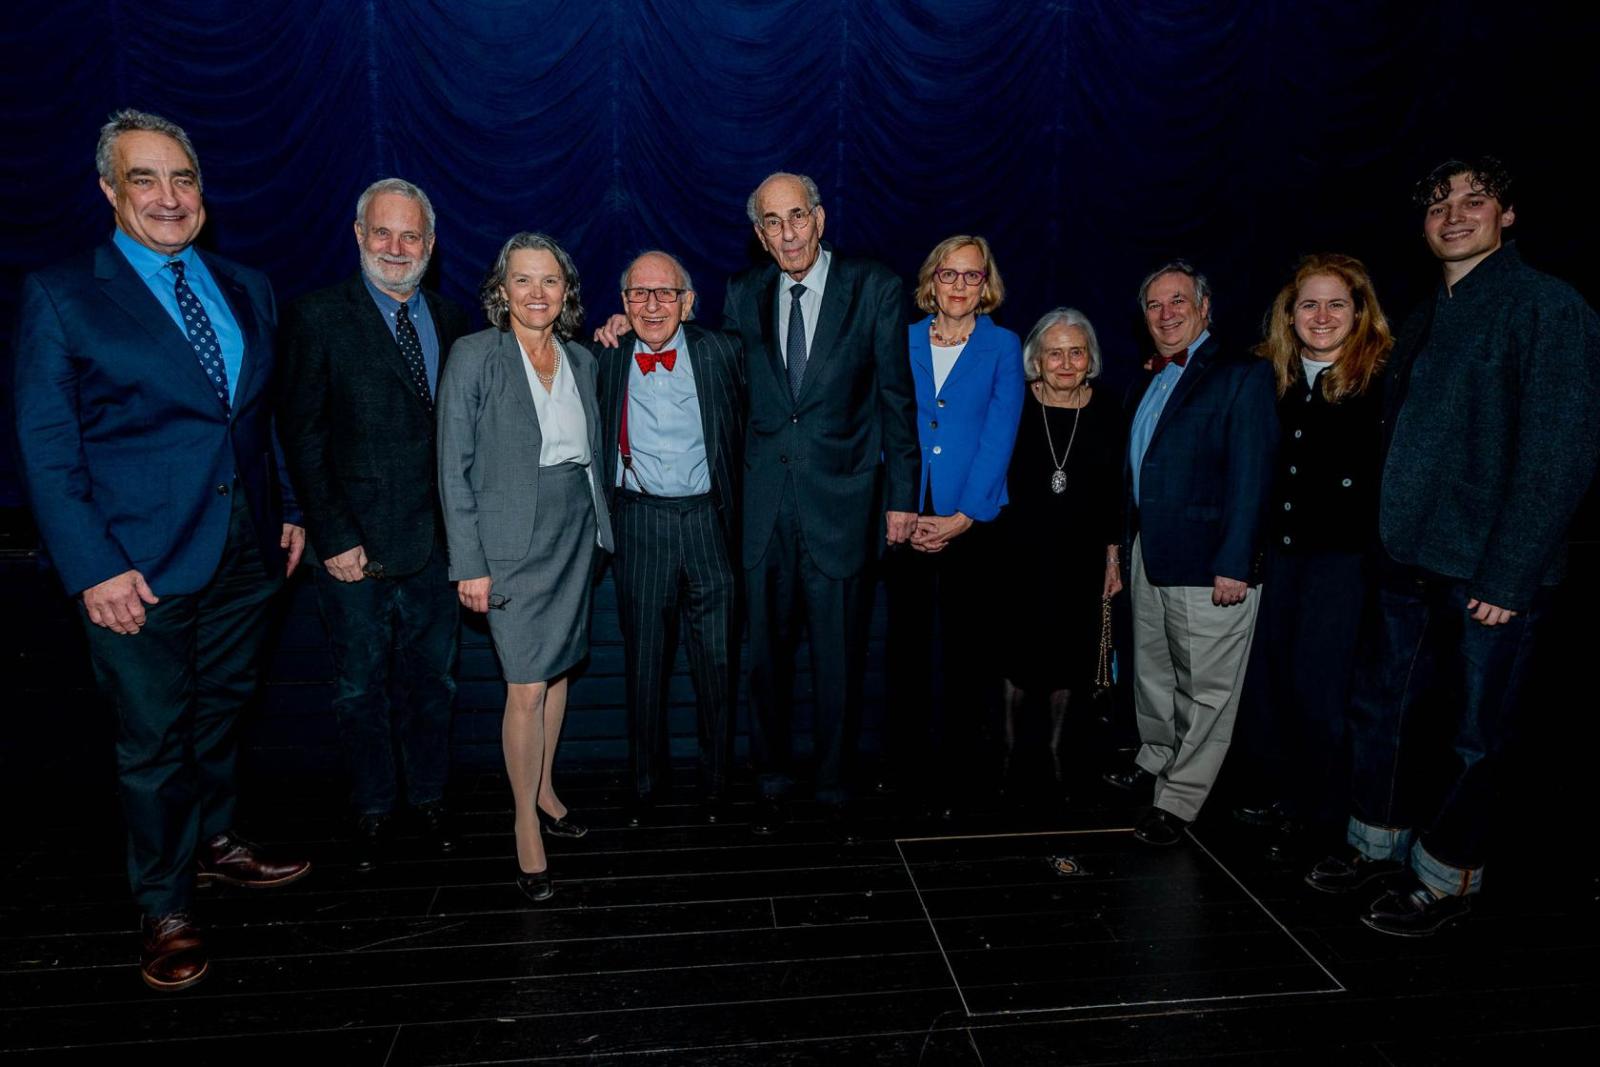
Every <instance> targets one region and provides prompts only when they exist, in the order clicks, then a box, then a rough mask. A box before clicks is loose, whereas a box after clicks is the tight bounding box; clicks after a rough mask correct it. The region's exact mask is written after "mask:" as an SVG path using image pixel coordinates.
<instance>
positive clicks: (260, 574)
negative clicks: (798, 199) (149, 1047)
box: [15, 110, 310, 990]
mask: <svg viewBox="0 0 1600 1067" xmlns="http://www.w3.org/2000/svg"><path fill="white" fill-rule="evenodd" d="M96 166H97V168H98V170H99V173H100V188H101V190H102V191H103V192H104V193H105V196H106V199H107V200H108V201H109V202H110V204H111V206H112V209H113V211H114V212H115V215H116V233H115V234H114V236H113V238H112V240H111V241H110V242H109V243H107V244H105V245H101V246H100V247H98V248H96V249H94V250H92V251H90V252H87V253H84V254H82V255H79V256H77V257H75V258H73V259H69V260H67V261H66V262H64V263H61V264H58V265H57V266H54V267H50V268H47V269H45V270H41V271H39V272H37V273H35V274H31V275H29V276H28V278H27V279H26V280H25V282H24V283H23V292H22V311H21V319H20V324H19V328H18V336H17V346H16V360H17V362H16V390H15V391H16V410H17V437H18V448H19V453H20V456H21V459H22V472H23V476H24V480H25V482H26V486H27V491H28V495H29V500H30V502H31V504H32V506H33V513H34V517H35V519H36V520H37V522H38V524H39V530H40V533H41V535H42V538H43V541H44V547H45V549H46V552H47V553H48V555H49V557H50V559H51V561H52V562H53V563H54V564H55V567H56V570H57V572H58V573H59V574H60V575H61V580H62V582H63V584H64V585H65V586H66V589H67V592H68V593H70V594H72V595H74V596H76V597H78V598H79V600H80V603H81V615H82V617H83V620H84V626H85V630H86V631H87V634H88V643H89V653H90V658H91V660H92V662H93V664H94V670H95V675H96V678H97V679H98V681H99V684H100V687H101V689H102V690H103V691H104V692H105V693H106V695H107V697H108V698H109V699H110V701H111V703H112V704H113V706H114V709H115V712H116V717H117V770H118V781H119V790H120V794H121V798H122V806H123V813H124V815H125V817H126V821H127V826H128V874H129V880H130V881H131V883H132V887H133V895H134V898H135V900H136V901H137V902H138V904H139V906H140V908H141V910H142V911H143V912H144V920H143V924H142V933H143V950H142V958H141V971H142V974H143V977H144V980H145V982H146V983H147V984H148V985H150V986H151V987H153V988H156V989H162V990H173V989H182V988H185V987H187V986H191V985H193V984H194V983H195V982H198V981H199V980H200V979H201V978H203V977H204V976H205V974H206V971H207V966H208V963H207V958H206V951H205V946H204V943H203V941H202V939H201V937H200V935H199V933H198V931H197V930H196V928H195V926H194V924H193V923H192V921H191V920H190V917H189V903H190V897H191V895H192V893H193V891H194V888H195V884H196V881H197V877H198V880H199V881H201V882H222V883H225V884H229V885H243V886H250V887H257V888H259V887H266V886H276V885H283V884H286V883H288V882H292V881H294V880H295V879H297V878H300V877H301V876H303V875H304V874H306V873H307V872H308V871H309V870H310V864H309V863H305V862H271V861H268V860H266V859H263V858H262V857H261V856H260V855H259V854H258V853H257V851H256V850H255V848H254V846H252V845H250V844H249V843H248V842H247V841H245V840H243V839H242V838H240V837H239V836H238V835H237V834H235V833H234V832H233V817H234V802H235V796H234V761H235V754H236V750H237V744H236V741H237V738H236V729H235V728H236V724H237V719H238V714H239V711H240V709H241V708H242V707H243V705H244V704H245V703H246V702H247V701H249V700H250V698H251V697H252V696H253V695H254V693H255V691H256V687H257V684H258V682H259V679H260V673H261V670H260V668H261V661H262V653H263V649H264V644H265V639H266V636H267V624H268V608H269V605H270V602H271V600H272V597H273V594H274V593H276V592H277V591H278V589H280V588H281V587H282V585H283V582H284V578H285V576H286V574H288V573H291V572H292V571H293V570H294V567H295V564H296V563H297V562H298V561H299V558H300V552H301V549H302V547H303V546H304V543H305V535H304V531H303V530H302V529H301V528H300V526H299V525H298V524H297V523H298V517H297V516H296V515H294V514H293V513H292V511H291V513H290V515H289V516H288V519H287V520H286V518H285V514H284V508H285V502H286V501H285V497H286V496H287V493H286V489H287V486H286V485H285V484H284V483H282V482H281V481H280V473H281V467H280V464H279V461H278V458H277V453H276V449H275V447H274V443H273V435H272V410H271V404H270V399H271V379H272V374H273V359H272V334H273V328H274V326H275V318H276V311H275V308H274V305H273V297H272V288H271V286H270V285H269V284H268V282H267V279H266V278H265V277H264V276H263V275H261V274H259V273H257V272H255V271H252V270H248V269H246V268H244V267H241V266H238V265H237V264H233V263H229V262H228V261H226V260H224V259H221V258H220V257H217V256H213V255H210V254H207V253H201V252H199V251H197V250H196V249H195V248H194V247H193V242H194V239H195V237H196V236H197V235H198V234H199V232H200V228H201V226H202V225H203V224H204V222H205V207H204V204H203V203H202V200H201V192H200V190H201V186H200V166H199V163H198V162H197V160H196V157H195V153H194V149H193V147H192V146H191V144H190V143H189V138H188V136H187V135H186V134H185V133H184V132H183V130H182V129H180V128H179V127H177V126H176V125H174V124H173V123H171V122H169V121H167V120H166V119H162V118H160V117H158V116H155V115H149V114H145V113H142V112H138V111H132V110H126V111H119V112H117V113H116V114H114V115H113V116H112V117H111V121H110V122H108V123H107V124H106V125H105V126H104V127H103V128H102V130H101V132H100V142H99V146H98V149H97V152H96ZM290 507H291V508H292V502H290Z"/></svg>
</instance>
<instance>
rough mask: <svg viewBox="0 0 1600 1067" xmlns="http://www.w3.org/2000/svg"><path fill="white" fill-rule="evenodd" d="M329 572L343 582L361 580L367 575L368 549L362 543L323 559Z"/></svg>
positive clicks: (323, 563)
mask: <svg viewBox="0 0 1600 1067" xmlns="http://www.w3.org/2000/svg"><path fill="white" fill-rule="evenodd" d="M322 565H323V566H324V567H326V568H327V570H328V574H329V575H331V576H332V577H333V578H335V579H337V580H338V581H341V582H359V581H361V579H363V578H365V577H366V576H367V550H366V548H365V547H364V546H362V545H357V546H356V547H354V548H351V549H346V550H345V551H343V552H341V553H339V554H338V555H337V556H329V557H328V558H327V559H325V560H323V561H322Z"/></svg>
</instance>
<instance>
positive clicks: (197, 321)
mask: <svg viewBox="0 0 1600 1067" xmlns="http://www.w3.org/2000/svg"><path fill="white" fill-rule="evenodd" d="M167 266H169V267H171V268H172V291H173V293H174V294H175V295H176V296H177V298H178V313H179V314H180V315H182V316H183V330H184V333H186V334H188V336H189V343H190V344H191V345H193V346H194V354H195V355H196V356H198V357H199V358H200V369H201V370H203V371H205V373H206V380H207V381H209V382H210V383H211V389H212V391H213V392H215V393H216V394H217V399H218V400H220V401H222V410H223V411H225V412H229V413H230V414H231V413H232V410H233V408H232V405H231V404H229V403H228V368H227V367H226V366H224V365H223V363H222V345H221V344H219V343H218V341H217V331H216V330H213V329H212V328H211V316H210V315H207V314H206V309H205V308H204V307H202V306H201V304H200V298H199V297H197V296H195V295H194V290H193V289H191V288H189V282H188V280H187V279H185V278H184V276H183V269H184V265H183V260H181V259H174V260H172V261H170V262H169V263H168V264H167Z"/></svg>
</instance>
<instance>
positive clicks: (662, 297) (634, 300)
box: [622, 286, 689, 304]
mask: <svg viewBox="0 0 1600 1067" xmlns="http://www.w3.org/2000/svg"><path fill="white" fill-rule="evenodd" d="M688 291H689V290H687V289H646V288H644V287H643V286H634V287H633V288H631V289H624V290H622V299H624V300H626V301H627V302H628V303H630V304H643V303H645V302H646V301H648V300H649V299H650V297H651V296H652V295H654V296H655V298H656V303H658V304H676V303H677V302H678V297H679V296H681V295H682V294H684V293H687V292H688Z"/></svg>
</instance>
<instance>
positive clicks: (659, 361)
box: [633, 348, 678, 374]
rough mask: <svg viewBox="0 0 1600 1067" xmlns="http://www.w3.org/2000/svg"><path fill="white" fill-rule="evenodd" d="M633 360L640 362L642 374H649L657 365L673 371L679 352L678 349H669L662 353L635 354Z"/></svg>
mask: <svg viewBox="0 0 1600 1067" xmlns="http://www.w3.org/2000/svg"><path fill="white" fill-rule="evenodd" d="M633 358H634V359H636V360H638V361H639V370H640V372H641V373H643V374H649V373H650V372H651V371H653V370H655V369H656V367H657V365H660V366H663V367H665V368H667V369H668V370H671V369H672V367H673V364H675V363H677V362H678V350H677V349H676V348H668V349H664V350H662V351H660V352H635V353H634V354H633Z"/></svg>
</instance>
